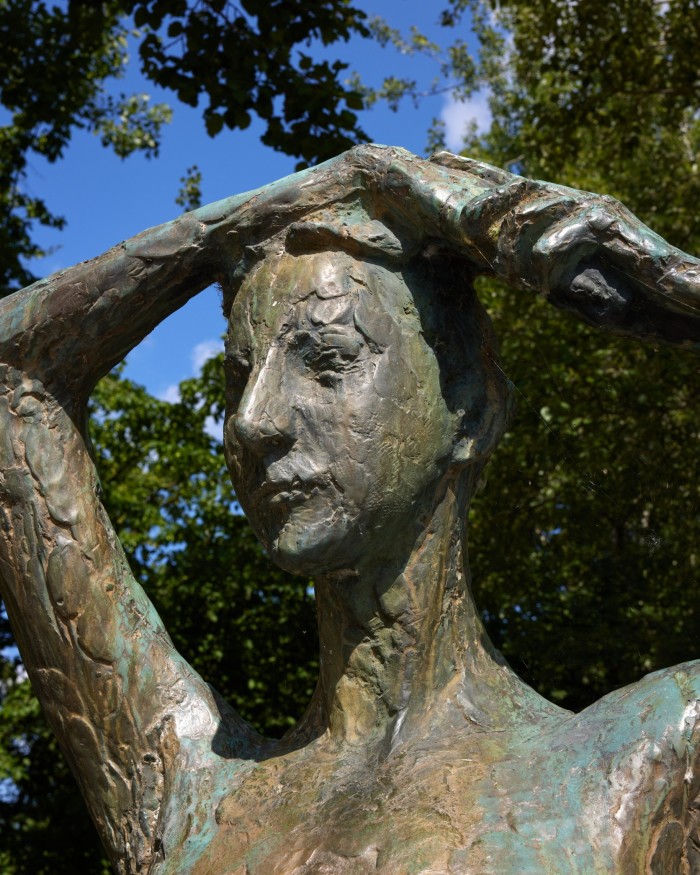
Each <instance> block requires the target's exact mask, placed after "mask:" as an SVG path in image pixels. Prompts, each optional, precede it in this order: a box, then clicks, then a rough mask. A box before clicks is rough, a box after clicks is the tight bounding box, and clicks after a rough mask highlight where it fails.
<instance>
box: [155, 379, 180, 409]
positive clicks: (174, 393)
mask: <svg viewBox="0 0 700 875" xmlns="http://www.w3.org/2000/svg"><path fill="white" fill-rule="evenodd" d="M158 398H159V399H160V400H161V401H167V402H168V403H169V404H177V403H178V402H179V400H180V387H179V386H178V385H177V384H176V383H173V384H172V386H168V388H167V389H165V390H164V391H163V392H161V393H160V394H159V395H158Z"/></svg>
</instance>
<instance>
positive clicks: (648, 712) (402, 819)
mask: <svg viewBox="0 0 700 875" xmlns="http://www.w3.org/2000/svg"><path fill="white" fill-rule="evenodd" d="M699 270H700V262H699V261H698V260H697V259H695V258H692V257H690V256H687V255H685V254H683V253H682V252H679V251H678V250H676V249H673V248H672V247H671V246H669V245H668V244H667V243H666V242H665V241H664V240H662V239H661V238H659V237H658V236H656V235H655V234H654V233H653V232H651V231H650V230H649V229H648V228H646V227H644V226H643V225H642V224H641V223H640V222H639V221H638V220H637V219H635V217H634V216H632V215H631V214H630V213H629V212H627V211H626V210H625V209H624V207H622V206H621V205H620V204H619V203H617V202H615V201H613V200H610V199H608V198H603V197H599V196H597V195H593V194H587V193H585V192H580V191H575V190H572V189H569V188H563V187H561V186H556V185H551V184H549V183H544V182H537V181H533V180H529V179H524V178H521V177H517V176H512V175H510V174H507V173H505V172H503V171H501V170H498V169H496V168H493V167H489V166H486V165H484V164H480V163H478V162H475V161H469V160H466V159H461V158H457V157H455V156H452V155H449V154H447V153H443V154H440V155H438V156H436V157H435V158H434V159H433V160H432V161H431V162H427V161H423V160H420V159H418V158H416V157H414V156H412V155H410V154H409V153H407V152H405V151H403V150H401V149H392V148H385V147H380V146H363V147H358V148H356V149H353V150H352V151H350V152H348V153H346V154H345V155H342V156H340V157H339V158H337V159H334V160H333V161H330V162H328V163H326V164H324V165H321V166H319V167H317V168H314V169H312V170H309V171H304V172H302V173H300V174H296V175H294V176H291V177H289V178H287V179H284V180H282V181H280V182H277V183H274V184H272V185H269V186H266V187H265V188H263V189H260V190H258V191H256V192H252V193H248V194H244V195H239V196H236V197H233V198H230V199H228V200H224V201H221V202H219V203H217V204H213V205H211V206H208V207H204V208H202V209H200V210H197V211H195V212H193V213H189V214H186V215H184V216H182V217H180V218H178V219H176V220H175V221H173V222H170V223H168V224H166V225H163V226H161V227H159V228H155V229H152V230H150V231H147V232H145V233H143V234H140V235H139V236H137V237H135V238H133V239H131V240H128V241H127V242H126V243H123V244H121V245H120V246H117V247H116V248H114V249H112V250H110V251H109V252H107V253H105V254H104V255H102V256H100V257H98V258H96V259H94V260H93V261H90V262H86V263H84V264H80V265H77V266H75V267H73V268H70V269H69V270H66V271H63V272H61V273H58V274H55V275H54V276H52V277H49V278H48V279H47V280H44V281H42V282H39V283H36V284H35V285H33V286H31V287H29V288H27V289H24V290H23V291H21V292H18V293H17V294H15V295H13V296H11V297H10V298H7V299H5V300H4V301H2V302H0V361H2V362H3V363H4V364H2V365H0V369H1V372H2V388H1V389H0V416H1V417H2V431H1V432H0V462H1V464H0V470H1V472H2V473H0V499H1V504H0V507H1V508H2V510H1V516H0V569H1V575H0V577H1V582H2V595H3V598H4V599H5V603H6V605H7V609H8V612H9V614H10V617H11V620H12V623H13V628H14V630H15V633H16V636H17V640H18V642H19V646H20V649H21V652H22V656H23V658H24V661H25V664H26V666H27V670H28V672H29V675H30V677H31V680H32V684H33V686H34V689H35V690H36V692H37V694H38V695H39V697H40V699H41V701H42V704H43V707H44V709H45V711H46V713H47V714H48V716H49V719H50V720H51V723H52V726H53V728H54V730H55V732H56V734H57V736H58V738H59V740H60V742H61V745H62V747H63V749H64V751H65V752H66V755H67V756H68V758H69V760H70V762H71V765H72V768H73V770H74V772H75V775H76V777H77V779H78V781H79V783H80V787H81V789H82V792H83V794H84V796H85V799H86V801H87V803H88V806H89V808H90V811H91V813H92V817H93V818H94V821H95V823H96V825H97V828H98V830H99V832H100V835H101V837H102V840H103V842H104V844H105V847H106V848H107V849H108V852H109V854H110V857H111V860H112V862H113V865H114V868H115V870H116V871H117V872H118V873H153V875H155V873H158V875H166V873H168V875H176V873H177V875H182V873H196V875H292V873H294V875H302V873H304V875H312V873H315V875H320V873H353V875H361V873H370V872H372V873H374V872H381V873H386V875H409V873H416V875H418V873H422V875H428V873H432V875H437V873H454V875H457V873H459V875H542V873H552V875H554V873H556V875H567V873H577V875H593V873H606V875H610V873H618V875H641V873H649V875H674V873H678V875H690V873H699V872H700V851H699V848H700V835H699V833H698V806H699V804H700V803H699V801H698V790H699V787H700V774H699V772H698V768H697V763H698V740H699V734H698V733H699V732H700V705H699V692H700V663H689V664H686V665H683V666H678V667H676V668H672V669H669V670H666V671H662V672H657V673H656V674H654V675H650V676H648V677H646V678H644V679H643V680H641V681H640V682H639V683H637V684H634V685H632V686H630V687H627V688H625V689H622V690H618V691H617V692H615V693H612V694H611V695H609V696H606V697H605V698H604V699H602V700H601V701H600V702H598V703H597V704H595V705H594V706H592V707H590V708H588V709H586V710H585V711H584V712H582V713H581V714H577V715H574V714H571V713H569V712H566V711H563V710H561V709H559V708H557V707H555V706H554V705H552V704H550V703H549V702H547V701H545V700H543V699H542V698H541V697H540V696H539V695H537V693H535V692H534V691H533V690H532V689H530V688H529V687H527V686H526V685H525V684H524V683H523V682H522V681H521V680H520V679H519V678H518V677H517V676H516V675H515V674H514V673H513V672H512V671H511V669H510V668H509V667H508V665H507V664H505V662H504V660H503V659H502V658H501V656H500V655H499V654H498V652H497V651H495V649H494V648H493V646H492V645H491V643H490V642H489V640H488V638H487V636H486V634H485V632H484V629H483V627H482V625H481V622H480V620H479V615H478V613H477V611H476V609H475V606H474V603H473V600H472V596H471V593H470V583H469V569H468V566H467V561H466V514H467V510H468V506H469V501H470V498H471V496H472V494H473V492H474V489H475V488H476V485H477V482H478V480H479V476H480V474H481V471H482V469H483V466H484V464H485V462H486V461H487V459H488V457H489V455H490V453H491V451H492V450H493V448H494V446H495V444H496V442H497V441H498V438H499V436H500V435H501V433H502V432H503V430H504V428H505V425H506V423H507V419H508V410H509V403H510V402H509V399H510V388H509V385H508V382H507V380H506V379H505V377H504V375H503V373H502V371H501V370H500V368H499V365H498V361H497V355H496V349H495V347H496V344H495V340H494V337H493V334H492V330H491V328H490V324H489V320H488V318H487V316H486V314H485V313H484V312H483V310H482V309H481V307H480V305H479V303H478V301H477V300H476V298H475V295H474V292H473V288H472V281H473V278H474V277H475V276H476V275H477V274H484V273H485V274H491V275H496V276H500V277H503V278H505V279H506V280H507V281H508V282H510V283H512V284H514V285H517V286H518V287H519V288H521V289H522V294H523V295H527V294H532V293H535V292H539V293H541V294H544V295H545V296H546V297H547V298H548V299H549V300H550V301H551V302H552V303H553V304H555V305H556V306H558V307H562V308H565V309H568V310H571V311H572V312H573V313H575V314H576V315H578V316H579V317H580V318H582V319H584V320H585V321H587V322H589V323H590V324H592V325H594V326H598V327H600V328H604V329H609V330H611V331H614V332H618V333H622V334H628V335H632V336H636V337H640V338H651V339H654V340H656V341H661V342H666V343H671V344H677V345H681V346H686V347H688V348H689V349H695V350H698V348H700V318H699V310H698V303H699V301H700V273H699ZM214 280H219V281H220V282H221V283H222V286H223V288H224V296H225V305H226V309H227V315H228V318H229V336H228V342H227V347H226V367H227V393H228V397H227V417H226V425H225V447H226V453H227V460H228V464H229V467H230V470H231V475H232V478H233V481H234V484H235V486H236V489H237V493H238V495H239V497H240V500H241V503H242V505H243V507H244V509H245V511H246V513H247V515H248V517H249V519H250V521H251V524H252V525H253V526H254V528H255V530H256V532H257V534H258V535H259V537H260V538H261V540H262V542H263V543H264V545H265V546H266V548H267V550H268V551H269V553H270V554H271V556H272V557H273V558H274V559H275V561H277V562H278V563H279V564H280V565H281V566H283V567H284V568H287V569H289V570H292V571H298V572H303V573H305V574H308V573H312V574H313V575H314V577H315V580H316V581H317V600H318V611H319V626H320V636H321V673H320V678H319V682H318V687H317V690H316V692H315V694H314V697H313V700H312V702H311V703H310V705H309V708H308V711H307V713H306V715H305V716H304V718H303V719H302V720H301V721H300V723H299V725H298V726H297V727H296V728H295V729H294V730H293V731H291V732H290V733H289V734H288V735H287V736H286V737H285V738H284V739H282V740H281V741H270V740H266V739H263V738H261V737H259V736H258V735H257V734H256V733H255V732H254V731H253V730H252V729H251V728H250V727H249V726H248V725H247V724H246V723H245V722H244V721H242V720H241V719H240V718H239V717H238V716H237V715H236V714H235V713H234V712H233V711H232V710H231V708H230V707H228V706H227V705H226V704H225V703H224V702H223V701H221V699H220V698H219V697H218V696H217V694H216V693H215V692H213V691H212V690H211V689H210V688H209V687H208V686H207V685H206V684H205V683H204V681H203V680H202V679H201V678H200V677H199V676H198V675H197V674H196V673H195V672H194V671H193V670H192V669H191V668H190V667H189V666H188V665H187V663H186V662H185V661H184V660H183V659H182V658H181V657H180V655H179V654H178V653H177V652H176V651H175V650H174V648H173V645H172V643H171V641H170V639H169V638H168V635H167V633H166V631H165V629H164V628H163V626H162V623H161V621H160V619H159V618H158V616H157V615H156V613H155V611H154V609H153V607H152V606H151V604H150V603H149V601H148V599H147V598H146V596H145V595H144V593H143V591H142V590H141V589H140V587H139V586H138V584H137V583H136V582H135V580H134V579H133V577H132V576H131V573H130V571H129V568H128V566H127V564H126V562H125V560H124V557H123V554H122V551H121V548H120V545H119V543H118V541H117V539H116V537H115V535H114V532H113V529H112V527H111V525H110V522H109V520H108V519H107V516H106V514H105V512H104V509H103V507H102V505H101V503H100V498H99V484H98V479H97V475H96V473H95V470H94V467H93V464H92V461H91V458H90V447H89V439H88V436H87V433H86V427H85V409H86V401H87V398H88V396H89V394H90V392H91V390H92V388H93V387H94V385H95V383H96V381H97V380H98V379H99V378H100V377H101V376H102V375H103V374H105V373H106V372H107V371H108V370H109V369H110V368H111V367H112V366H113V365H115V364H116V363H117V362H118V361H119V360H120V359H121V358H122V357H123V356H124V355H125V354H126V353H127V352H128V351H129V350H130V349H131V348H132V347H133V346H134V345H135V344H136V343H138V341H139V340H141V338H143V337H144V336H145V335H146V334H147V333H148V332H149V331H150V330H151V329H152V328H153V327H154V326H155V325H156V324H158V322H160V321H161V320H162V319H163V318H164V317H165V316H167V315H168V314H169V313H170V312H172V311H173V310H175V309H177V308H178V307H179V306H181V305H182V304H183V303H184V302H185V301H186V300H187V299H188V298H190V297H191V296H192V295H194V294H196V293H197V292H199V291H200V290H201V289H202V288H204V287H205V286H207V285H208V284H210V283H211V282H212V281H214Z"/></svg>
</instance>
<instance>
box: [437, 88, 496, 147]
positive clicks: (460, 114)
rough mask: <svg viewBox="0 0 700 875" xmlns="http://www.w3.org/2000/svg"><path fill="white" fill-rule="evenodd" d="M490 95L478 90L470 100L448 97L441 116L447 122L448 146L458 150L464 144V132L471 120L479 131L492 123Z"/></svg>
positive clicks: (446, 138)
mask: <svg viewBox="0 0 700 875" xmlns="http://www.w3.org/2000/svg"><path fill="white" fill-rule="evenodd" d="M488 101H489V95H488V92H485V91H477V92H476V93H475V94H474V95H472V97H471V98H470V99H469V100H455V98H454V97H452V96H451V95H450V96H449V97H447V98H446V100H445V105H444V106H443V108H442V112H441V113H440V118H441V119H442V120H443V122H444V123H445V143H446V144H447V148H448V149H451V150H452V151H453V152H458V151H459V150H460V149H461V148H462V146H463V144H464V134H465V132H466V130H467V126H468V125H469V123H470V122H475V123H476V128H477V130H478V131H485V130H486V129H487V128H488V126H489V125H490V124H491V110H490V109H489V102H488Z"/></svg>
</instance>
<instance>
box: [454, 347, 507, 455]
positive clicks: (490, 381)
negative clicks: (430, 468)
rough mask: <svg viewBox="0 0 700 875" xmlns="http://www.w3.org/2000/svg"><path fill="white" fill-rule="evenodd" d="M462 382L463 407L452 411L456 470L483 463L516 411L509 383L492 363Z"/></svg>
mask: <svg viewBox="0 0 700 875" xmlns="http://www.w3.org/2000/svg"><path fill="white" fill-rule="evenodd" d="M464 382H465V383H466V385H463V386H462V390H463V396H462V397H464V395H466V396H467V397H466V399H465V400H466V404H465V406H464V408H463V409H461V410H457V411H455V412H456V414H457V417H458V421H457V424H456V429H457V430H456V435H455V441H454V445H453V449H452V463H453V464H454V465H456V466H458V467H467V466H470V465H474V464H481V465H483V464H485V463H486V461H487V460H488V459H489V457H490V455H491V453H492V452H493V451H494V449H495V448H496V445H497V444H498V441H499V440H500V439H501V437H502V435H503V433H504V432H505V430H506V428H507V427H508V423H509V422H510V418H511V416H512V413H513V410H514V408H515V403H514V398H513V391H512V384H511V383H510V381H509V380H508V379H507V378H506V377H505V375H504V374H503V372H502V371H496V369H495V367H494V366H493V365H492V364H490V365H489V366H485V367H484V368H483V371H482V373H480V374H478V373H475V372H472V373H471V374H470V375H469V376H468V377H467V378H466V380H465V381H464ZM465 389H466V390H467V391H466V392H464V390H465Z"/></svg>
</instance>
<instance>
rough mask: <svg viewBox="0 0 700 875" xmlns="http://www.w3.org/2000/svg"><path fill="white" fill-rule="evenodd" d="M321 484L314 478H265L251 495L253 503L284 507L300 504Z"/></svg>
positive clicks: (317, 490) (318, 488)
mask: <svg viewBox="0 0 700 875" xmlns="http://www.w3.org/2000/svg"><path fill="white" fill-rule="evenodd" d="M321 488H322V484H321V483H319V482H318V481H314V480H302V479H301V478H299V477H293V478H291V479H289V480H286V479H285V480H267V481H266V482H265V483H263V485H262V486H261V487H260V488H259V489H256V490H255V492H254V493H253V495H252V499H253V501H254V502H255V504H267V505H268V506H269V507H285V506H289V505H292V504H300V503H301V502H303V501H306V499H308V498H311V497H312V496H313V495H317V494H318V493H319V492H320V491H321Z"/></svg>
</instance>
